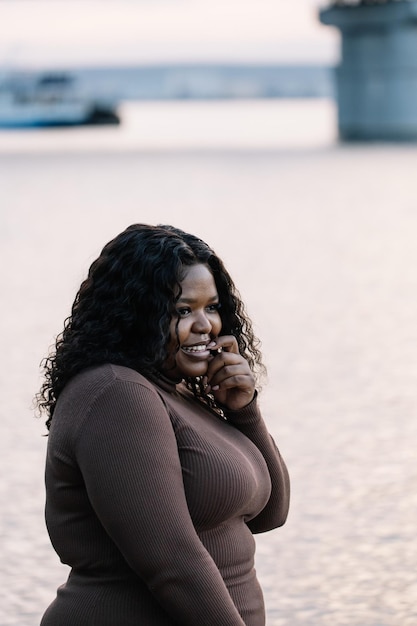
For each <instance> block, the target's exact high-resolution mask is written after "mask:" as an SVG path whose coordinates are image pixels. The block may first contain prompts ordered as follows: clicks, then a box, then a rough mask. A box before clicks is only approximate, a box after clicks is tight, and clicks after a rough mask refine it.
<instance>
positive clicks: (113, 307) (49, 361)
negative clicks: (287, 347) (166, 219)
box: [37, 224, 264, 429]
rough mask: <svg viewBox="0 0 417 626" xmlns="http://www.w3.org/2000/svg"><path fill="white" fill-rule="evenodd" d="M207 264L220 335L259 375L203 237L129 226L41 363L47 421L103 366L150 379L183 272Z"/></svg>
mask: <svg viewBox="0 0 417 626" xmlns="http://www.w3.org/2000/svg"><path fill="white" fill-rule="evenodd" d="M197 263H204V264H206V265H207V266H208V267H209V268H210V270H211V272H212V275H213V278H214V281H215V284H216V288H217V292H218V295H219V301H220V303H221V308H220V316H221V321H222V334H231V335H234V336H235V337H236V340H237V343H238V346H239V352H240V354H241V355H242V356H244V357H245V359H246V360H247V361H248V363H249V365H250V367H251V369H252V371H253V373H254V374H259V373H261V372H262V371H263V370H264V367H263V365H262V358H261V353H260V350H259V341H258V340H257V339H256V337H255V336H254V334H253V330H252V324H251V321H250V319H249V318H248V317H247V315H246V312H245V309H244V305H243V303H242V300H241V297H240V294H239V292H238V291H237V289H236V287H235V285H234V283H233V281H232V279H231V277H230V275H229V274H228V272H227V270H226V269H225V267H224V265H223V262H222V261H221V259H220V258H219V257H218V256H217V255H216V254H215V253H214V252H213V250H212V249H211V248H210V247H209V246H208V245H207V244H206V243H205V242H204V241H202V240H201V239H199V238H198V237H195V236H194V235H191V234H188V233H185V232H184V231H182V230H179V229H177V228H174V227H173V226H166V225H159V226H150V225H147V224H133V225H131V226H129V227H128V228H127V229H126V230H124V231H123V232H122V233H120V234H119V235H117V237H115V238H114V239H113V240H112V241H110V242H109V243H108V244H107V245H105V246H104V248H103V250H102V252H101V254H100V256H99V257H98V258H97V259H96V260H95V261H94V262H93V263H92V265H91V267H90V269H89V272H88V276H87V278H86V279H85V280H84V281H83V283H82V284H81V287H80V289H79V291H78V293H77V295H76V297H75V301H74V304H73V306H72V310H71V315H70V316H69V317H68V318H67V319H66V320H65V322H64V330H63V332H62V333H61V334H60V335H58V337H57V339H56V344H55V350H54V352H53V353H51V354H50V355H49V356H48V357H47V358H46V359H44V360H43V361H42V367H43V370H44V376H45V381H44V383H43V385H42V387H41V389H40V392H39V393H38V394H37V405H38V407H39V410H40V411H41V412H45V413H46V414H47V416H48V418H47V421H46V426H47V428H48V429H49V427H50V425H51V421H52V416H53V413H54V409H55V405H56V402H57V400H58V398H59V395H60V394H61V392H62V390H63V389H64V387H65V385H66V384H67V383H68V381H69V380H70V379H71V378H72V377H73V376H75V374H77V373H78V372H80V371H81V370H83V369H85V368H87V367H91V366H93V365H99V364H103V363H114V364H116V365H124V366H126V367H130V368H132V369H135V370H137V371H139V372H141V373H142V374H144V375H147V374H148V375H150V374H151V373H152V372H154V373H155V372H158V371H160V370H161V368H162V365H163V363H164V362H165V361H166V359H167V357H168V354H167V347H168V344H169V339H170V323H171V320H172V318H173V316H175V315H176V310H175V303H176V301H177V299H178V297H179V294H180V293H181V286H180V283H181V281H182V280H183V277H184V270H185V268H187V267H189V266H190V265H195V264H197Z"/></svg>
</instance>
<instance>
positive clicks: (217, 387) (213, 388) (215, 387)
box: [211, 385, 220, 391]
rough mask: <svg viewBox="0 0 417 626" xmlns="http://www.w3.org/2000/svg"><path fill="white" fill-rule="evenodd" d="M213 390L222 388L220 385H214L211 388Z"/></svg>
mask: <svg viewBox="0 0 417 626" xmlns="http://www.w3.org/2000/svg"><path fill="white" fill-rule="evenodd" d="M211 389H212V391H217V390H218V389H220V386H219V385H214V387H212V388H211Z"/></svg>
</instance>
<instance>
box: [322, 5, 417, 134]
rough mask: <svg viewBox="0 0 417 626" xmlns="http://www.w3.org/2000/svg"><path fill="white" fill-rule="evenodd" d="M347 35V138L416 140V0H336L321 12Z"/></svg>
mask: <svg viewBox="0 0 417 626" xmlns="http://www.w3.org/2000/svg"><path fill="white" fill-rule="evenodd" d="M320 20H321V22H322V23H323V24H328V25H331V26H336V27H337V28H339V29H340V31H341V34H342V55H341V63H340V65H339V67H338V68H337V70H336V72H337V94H338V120H339V135H340V137H341V139H344V140H364V141H367V140H371V141H372V140H374V141H377V140H382V141H416V140H417V1H416V0H386V1H385V2H383V3H381V2H379V3H375V2H374V3H372V2H371V1H370V0H368V2H363V1H362V2H360V3H359V4H358V3H356V4H355V5H352V4H346V3H344V2H340V1H339V2H337V3H336V4H333V5H332V6H330V7H328V8H326V9H323V10H321V11H320Z"/></svg>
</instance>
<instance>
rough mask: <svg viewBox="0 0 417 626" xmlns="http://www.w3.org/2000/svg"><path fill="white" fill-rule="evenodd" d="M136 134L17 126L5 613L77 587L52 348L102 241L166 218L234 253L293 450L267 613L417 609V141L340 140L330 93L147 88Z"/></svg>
mask: <svg viewBox="0 0 417 626" xmlns="http://www.w3.org/2000/svg"><path fill="white" fill-rule="evenodd" d="M124 119H125V124H124V126H122V127H121V128H119V129H115V128H107V129H106V128H103V129H99V128H95V129H80V130H71V131H64V130H59V131H58V130H56V131H49V132H46V133H39V132H25V133H19V134H16V133H10V132H9V133H6V132H3V133H0V207H1V217H0V219H1V228H0V238H1V255H2V256H1V273H2V274H1V275H2V298H3V307H2V333H1V337H0V341H1V347H2V351H3V354H4V358H3V367H2V375H1V378H0V385H1V394H2V398H3V402H2V404H1V422H0V429H1V438H0V469H1V475H2V481H1V483H0V503H1V508H2V515H1V522H0V536H1V540H2V555H3V558H2V560H1V563H0V581H1V585H0V606H1V608H0V624H1V626H11V625H12V624H13V625H19V626H33V625H34V624H37V623H38V622H39V617H40V615H41V613H42V612H43V610H44V608H45V606H46V605H47V604H48V603H49V602H50V600H51V599H52V598H53V596H54V593H55V588H56V587H57V586H58V585H59V584H60V583H62V582H63V580H64V578H65V576H66V568H65V567H64V566H61V565H60V564H59V563H58V562H57V557H56V555H55V554H54V552H53V550H52V548H51V547H50V545H49V540H48V537H47V534H46V530H45V527H44V522H43V499H44V491H43V464H44V452H45V445H46V440H45V438H43V437H42V434H43V433H44V428H43V425H42V422H41V421H39V420H36V419H35V418H33V414H32V412H31V398H32V394H33V393H34V391H35V390H36V388H37V386H38V384H39V376H38V369H37V368H38V362H39V361H40V359H41V358H42V356H43V355H44V354H45V352H46V350H47V347H48V345H50V344H51V343H52V341H53V338H54V335H55V334H56V333H58V332H59V331H60V330H61V327H62V322H63V319H64V317H66V315H68V313H69V307H70V305H71V303H72V299H73V297H74V294H75V291H76V289H77V288H78V286H79V283H80V281H81V280H82V278H83V277H84V274H85V272H86V270H87V267H88V265H89V264H90V262H91V261H92V260H93V259H94V258H95V256H96V255H97V253H98V252H99V250H100V248H101V246H102V245H103V244H104V243H105V242H106V241H107V240H109V239H110V238H111V237H113V236H114V235H115V234H116V233H118V232H119V231H120V230H122V229H123V228H124V227H125V226H127V225H128V224H130V223H133V222H137V221H144V222H150V223H158V222H165V223H167V222H170V223H173V224H176V225H178V226H179V227H182V228H185V229H188V230H190V231H191V232H195V233H196V234H199V235H200V236H201V237H202V238H204V239H206V240H208V241H209V242H210V243H211V244H212V245H213V247H214V248H215V249H216V250H217V251H218V253H219V254H220V255H221V256H222V257H223V258H224V260H225V262H226V263H227V265H228V267H229V269H230V271H231V273H232V275H233V276H234V277H235V279H236V283H237V285H238V286H239V288H240V291H241V292H242V295H243V297H244V299H245V301H246V302H247V305H248V310H249V313H250V314H251V316H252V317H253V319H254V321H255V326H256V330H257V332H258V334H259V336H260V337H261V339H262V341H263V348H264V352H265V360H266V363H267V366H268V369H269V380H268V383H267V384H266V385H265V388H264V391H263V393H262V404H263V408H264V414H265V417H266V419H267V421H268V423H269V425H270V429H271V431H272V433H273V434H274V436H275V437H276V439H277V441H278V443H279V445H280V447H281V449H282V452H283V454H284V456H285V458H286V460H287V462H288V465H289V467H290V471H291V476H292V484H293V500H292V508H291V513H290V517H289V519H288V522H287V525H286V526H285V527H283V528H282V529H279V530H276V531H273V532H272V533H267V534H266V535H264V536H260V537H258V540H257V541H258V573H259V576H260V578H261V580H262V584H263V588H264V591H265V598H266V603H267V609H268V626H284V625H285V626H335V625H337V626H348V625H349V626H414V625H415V624H416V623H417V609H416V607H417V577H416V565H417V544H416V541H415V535H416V530H417V528H416V527H417V522H416V520H417V467H416V444H417V420H416V406H417V403H416V400H417V385H416V379H417V350H416V347H417V323H416V319H417V269H416V267H417V246H416V237H417V206H416V198H417V194H416V192H417V181H416V177H415V171H416V166H417V153H416V149H415V148H414V147H413V146H396V145H390V146H385V145H379V146H377V145H375V146H339V145H337V144H336V142H335V139H334V137H335V131H334V109H333V107H332V105H331V104H330V103H329V102H325V101H323V102H317V101H314V102H308V101H303V102H282V101H278V102H271V101H268V102H262V101H256V102H253V103H251V102H232V103H230V102H229V103H214V102H213V103H209V104H207V103H163V104H162V103H159V104H154V105H153V104H152V103H147V104H141V105H129V106H128V107H126V109H125V114H124Z"/></svg>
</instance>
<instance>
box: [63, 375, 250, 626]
mask: <svg viewBox="0 0 417 626" xmlns="http://www.w3.org/2000/svg"><path fill="white" fill-rule="evenodd" d="M75 455H76V459H77V463H78V465H79V468H80V470H81V473H82V476H83V480H84V481H85V485H86V489H87V493H88V497H89V499H90V502H91V504H92V506H93V508H94V511H95V513H96V515H97V516H98V518H99V519H100V522H101V523H102V525H103V526H104V528H105V529H106V531H107V533H108V534H109V536H110V537H111V538H112V540H113V541H114V543H115V544H116V545H117V547H118V549H119V550H120V552H121V553H122V554H123V556H124V558H125V560H126V561H127V563H128V564H129V566H130V567H131V568H132V570H133V571H134V572H136V574H137V575H138V576H139V577H140V578H141V579H142V580H143V581H144V582H145V583H146V585H147V586H148V588H149V590H150V591H151V593H152V594H153V595H154V597H155V598H156V599H157V600H158V602H159V603H160V604H161V606H162V607H163V608H164V609H165V611H166V612H167V613H168V615H170V616H171V617H172V619H173V620H174V621H175V622H178V624H181V625H182V626H188V625H189V626H196V625H197V624H198V625H199V626H213V625H214V624H215V625H216V626H244V622H243V620H242V618H241V616H240V615H239V613H238V611H237V609H236V607H235V605H234V603H233V601H232V599H231V597H230V594H229V592H228V590H227V588H226V586H225V583H224V581H223V579H222V577H221V575H220V573H219V571H218V568H217V567H216V565H215V563H214V561H213V559H212V558H211V556H210V555H209V553H208V552H207V550H206V549H205V548H204V546H203V545H202V543H201V541H200V539H199V537H198V535H197V534H196V531H195V529H194V526H193V523H192V521H191V518H190V515H189V512H188V507H187V502H186V498H185V493H184V486H183V479H182V472H181V465H180V460H179V456H178V449H177V443H176V439H175V434H174V431H173V428H172V425H171V422H170V419H169V415H168V413H167V410H166V407H165V405H164V403H163V401H162V400H161V398H160V397H159V395H158V394H157V393H156V392H155V391H153V390H152V389H149V388H147V387H145V386H142V385H141V384H138V383H134V382H130V381H121V380H114V381H112V382H111V383H109V384H108V385H107V386H106V387H105V389H104V390H102V391H101V392H100V394H99V395H98V397H96V398H95V399H94V400H93V401H92V402H91V408H90V410H89V412H88V414H87V415H86V416H85V418H84V420H83V423H82V425H81V427H80V428H79V430H78V433H77V438H76V442H75Z"/></svg>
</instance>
